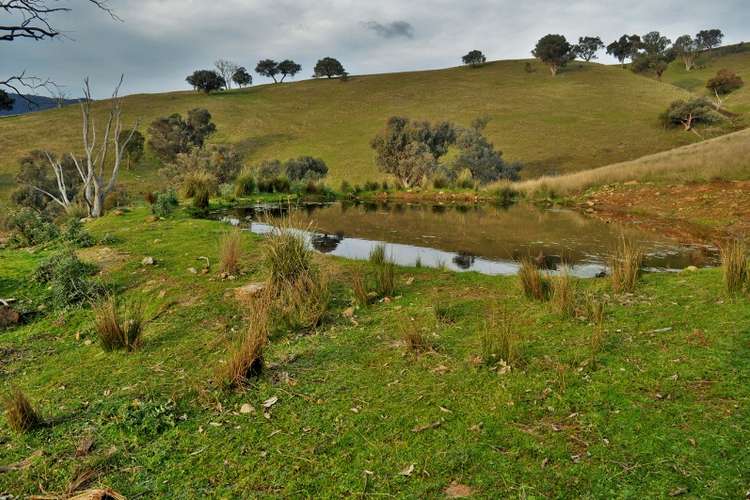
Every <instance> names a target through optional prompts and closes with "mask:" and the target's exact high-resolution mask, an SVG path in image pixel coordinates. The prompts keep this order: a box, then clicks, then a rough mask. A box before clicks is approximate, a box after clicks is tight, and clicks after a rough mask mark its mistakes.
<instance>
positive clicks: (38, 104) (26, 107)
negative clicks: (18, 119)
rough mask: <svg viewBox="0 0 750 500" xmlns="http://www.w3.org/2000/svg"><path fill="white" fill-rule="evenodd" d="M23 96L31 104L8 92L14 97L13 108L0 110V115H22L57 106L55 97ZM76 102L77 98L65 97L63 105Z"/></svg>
mask: <svg viewBox="0 0 750 500" xmlns="http://www.w3.org/2000/svg"><path fill="white" fill-rule="evenodd" d="M24 96H25V97H26V98H27V99H29V100H30V101H32V102H33V104H32V103H30V102H28V101H26V100H25V99H23V98H22V97H21V96H19V95H18V94H10V97H11V98H12V99H15V102H14V103H13V109H8V110H0V116H8V115H23V114H26V113H33V112H34V111H42V110H45V109H51V108H56V107H57V99H53V98H52V97H45V96H41V95H30V94H24ZM77 102H78V100H77V99H66V100H65V105H66V106H67V105H69V104H76V103H77Z"/></svg>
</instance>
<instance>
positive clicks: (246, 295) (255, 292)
mask: <svg viewBox="0 0 750 500" xmlns="http://www.w3.org/2000/svg"><path fill="white" fill-rule="evenodd" d="M265 289H266V284H265V283H260V282H258V283H248V284H247V285H244V286H241V287H239V288H235V289H234V297H235V298H236V299H238V300H247V299H252V298H255V297H257V296H259V295H260V294H261V293H263V290H265Z"/></svg>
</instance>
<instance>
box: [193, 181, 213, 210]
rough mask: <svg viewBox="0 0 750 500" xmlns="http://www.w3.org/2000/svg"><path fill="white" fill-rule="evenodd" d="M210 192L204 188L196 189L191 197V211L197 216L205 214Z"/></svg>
mask: <svg viewBox="0 0 750 500" xmlns="http://www.w3.org/2000/svg"><path fill="white" fill-rule="evenodd" d="M210 196H211V193H210V191H209V190H208V189H207V188H206V187H205V186H203V187H198V188H196V191H195V194H194V195H193V209H194V210H195V212H196V213H198V214H205V213H206V211H207V210H208V207H209V203H210Z"/></svg>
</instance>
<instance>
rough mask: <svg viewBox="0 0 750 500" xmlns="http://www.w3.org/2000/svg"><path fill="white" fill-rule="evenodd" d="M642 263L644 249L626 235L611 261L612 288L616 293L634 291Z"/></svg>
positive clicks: (621, 239)
mask: <svg viewBox="0 0 750 500" xmlns="http://www.w3.org/2000/svg"><path fill="white" fill-rule="evenodd" d="M642 263H643V250H641V249H640V248H639V247H638V246H637V245H636V244H635V243H633V242H631V241H628V240H627V239H626V238H625V237H624V236H623V237H622V238H620V244H619V245H618V247H617V249H616V250H615V253H614V254H613V255H612V257H611V258H610V261H609V268H610V273H611V279H612V290H613V291H614V292H615V293H632V292H634V291H635V287H636V284H637V283H638V278H639V277H640V275H641V265H642Z"/></svg>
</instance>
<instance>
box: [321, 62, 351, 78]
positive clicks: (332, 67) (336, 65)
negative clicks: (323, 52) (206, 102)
mask: <svg viewBox="0 0 750 500" xmlns="http://www.w3.org/2000/svg"><path fill="white" fill-rule="evenodd" d="M314 71H315V73H314V75H313V76H314V77H315V78H321V77H324V76H325V77H328V78H333V77H334V76H344V75H346V74H347V73H346V70H344V66H343V65H342V64H341V63H340V62H339V60H338V59H335V58H333V57H324V58H323V59H320V60H319V61H318V62H317V64H315V70H314Z"/></svg>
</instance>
